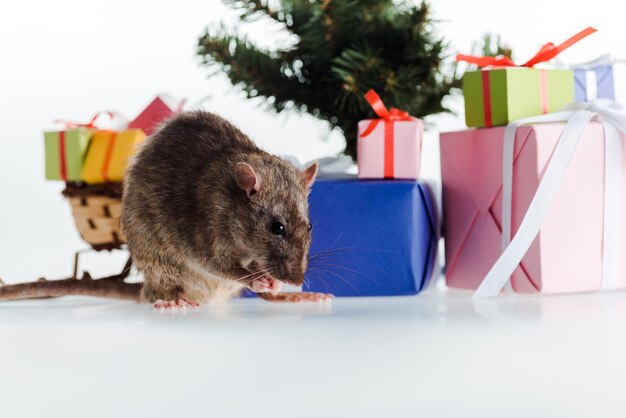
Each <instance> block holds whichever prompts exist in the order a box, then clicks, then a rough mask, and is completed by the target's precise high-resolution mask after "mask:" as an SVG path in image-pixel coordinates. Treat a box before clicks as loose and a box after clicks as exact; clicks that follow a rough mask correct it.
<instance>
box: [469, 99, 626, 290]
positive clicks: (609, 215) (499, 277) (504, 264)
mask: <svg viewBox="0 0 626 418" xmlns="http://www.w3.org/2000/svg"><path fill="white" fill-rule="evenodd" d="M592 120H599V121H600V122H601V123H602V124H603V126H604V131H605V135H604V141H605V164H604V170H605V172H604V191H605V192H604V220H603V223H604V225H603V230H604V236H603V255H602V257H603V258H602V268H603V270H602V286H601V289H600V290H610V289H615V288H616V287H617V283H618V276H619V251H620V246H621V242H620V232H619V231H620V230H621V222H622V208H623V200H622V192H623V191H622V175H623V173H622V170H623V167H622V160H621V156H622V142H621V141H622V139H621V133H626V113H624V112H622V111H621V108H619V107H618V106H617V105H616V104H614V103H613V102H608V101H595V102H590V103H574V104H572V105H571V106H568V107H567V108H566V109H565V111H563V112H558V113H553V114H548V115H543V116H537V117H530V118H524V119H520V120H518V121H515V122H512V123H511V124H509V125H508V126H507V127H506V130H505V137H504V151H503V166H502V176H503V177H502V179H503V189H502V193H503V195H502V198H503V200H502V251H503V252H502V254H501V256H500V258H499V259H498V260H497V261H496V263H495V264H494V266H493V267H492V268H491V270H490V271H489V273H488V274H487V276H486V277H485V278H484V279H483V281H482V283H481V284H480V286H479V287H478V288H477V290H476V292H475V293H474V298H475V299H480V298H487V297H493V296H496V295H498V294H499V293H500V291H501V290H502V289H503V288H505V287H506V286H507V284H508V283H509V278H510V277H511V274H513V271H514V270H515V268H516V267H517V266H518V265H519V263H520V262H521V260H522V259H523V258H524V256H525V254H526V252H527V251H528V249H529V248H530V246H531V245H532V243H533V240H534V239H535V237H536V236H537V234H538V233H539V231H540V229H541V226H542V224H543V222H544V220H545V218H546V216H547V214H548V211H549V209H550V206H551V204H552V201H553V200H554V197H555V196H556V194H557V192H558V189H559V186H560V184H561V181H562V180H563V177H564V176H565V173H566V172H567V168H568V166H569V163H570V161H571V160H572V158H573V156H574V154H575V152H576V148H577V146H578V143H579V142H580V139H581V137H582V136H583V132H584V130H585V128H586V127H587V125H588V124H589V122H591V121H592ZM549 122H567V124H566V125H565V128H564V130H563V133H562V134H561V136H560V138H559V142H558V144H557V146H556V148H555V150H554V153H553V155H552V158H551V160H550V163H549V164H548V166H547V168H546V171H545V174H544V175H543V178H542V179H541V182H540V183H539V187H538V188H537V192H536V194H535V196H534V198H533V199H532V201H531V203H530V206H529V207H528V210H527V212H526V214H525V215H524V218H523V220H522V222H521V224H520V226H519V228H518V230H517V233H516V234H515V236H514V237H513V239H512V240H511V202H512V184H513V157H514V145H515V134H516V132H517V128H518V127H520V126H522V125H525V124H533V123H549Z"/></svg>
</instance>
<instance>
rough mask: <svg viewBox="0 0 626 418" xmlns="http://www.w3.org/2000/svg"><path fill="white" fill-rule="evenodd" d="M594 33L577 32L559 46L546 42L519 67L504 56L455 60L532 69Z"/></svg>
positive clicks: (459, 58)
mask: <svg viewBox="0 0 626 418" xmlns="http://www.w3.org/2000/svg"><path fill="white" fill-rule="evenodd" d="M594 32H597V30H596V29H594V28H592V27H588V28H585V29H583V30H582V31H580V32H578V33H577V34H576V35H574V36H572V37H571V38H569V39H568V40H566V41H565V42H563V43H562V44H560V45H554V44H553V43H552V42H548V43H547V44H545V45H544V46H542V47H541V49H539V51H538V52H537V53H536V54H535V55H534V56H533V57H532V58H531V59H529V60H528V61H526V62H525V63H523V64H521V65H518V64H515V63H514V62H513V60H511V58H509V57H505V56H498V57H480V56H474V55H463V54H458V55H457V56H456V60H457V62H459V61H465V62H469V63H470V64H476V65H478V67H488V66H493V67H534V66H535V65H536V64H539V63H541V62H546V61H550V60H551V59H552V58H554V57H556V56H557V55H559V54H560V53H561V52H563V51H564V50H566V49H567V48H569V47H570V46H572V45H574V44H575V43H577V42H578V41H580V40H581V39H583V38H586V37H587V36H589V35H591V34H592V33H594Z"/></svg>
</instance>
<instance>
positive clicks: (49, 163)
mask: <svg viewBox="0 0 626 418" xmlns="http://www.w3.org/2000/svg"><path fill="white" fill-rule="evenodd" d="M92 133H93V130H91V129H87V128H84V127H80V128H73V129H68V130H64V131H49V132H44V149H45V155H46V179H47V180H63V181H79V180H80V174H81V171H82V169H83V162H84V160H85V151H87V146H88V145H89V139H90V138H91V135H92Z"/></svg>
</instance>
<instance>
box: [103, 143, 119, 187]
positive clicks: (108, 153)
mask: <svg viewBox="0 0 626 418" xmlns="http://www.w3.org/2000/svg"><path fill="white" fill-rule="evenodd" d="M116 138H117V132H111V137H110V138H109V143H108V145H107V151H106V154H104V161H103V162H102V179H103V180H104V181H105V182H108V181H109V180H110V178H109V166H110V165H111V156H112V155H113V149H114V148H115V139H116Z"/></svg>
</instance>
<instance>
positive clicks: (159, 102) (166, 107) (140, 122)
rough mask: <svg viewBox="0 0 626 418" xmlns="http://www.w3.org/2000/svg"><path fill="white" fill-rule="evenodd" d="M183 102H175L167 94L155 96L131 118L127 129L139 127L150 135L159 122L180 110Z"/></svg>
mask: <svg viewBox="0 0 626 418" xmlns="http://www.w3.org/2000/svg"><path fill="white" fill-rule="evenodd" d="M184 104H185V102H184V101H181V102H178V103H176V102H174V101H173V100H172V99H171V98H170V97H168V96H157V97H155V98H154V100H152V101H151V102H150V104H149V105H148V106H146V108H145V109H144V110H142V111H141V113H140V114H139V115H138V116H137V117H136V118H135V119H133V121H132V122H131V123H130V124H129V125H128V129H141V130H143V131H144V132H145V133H146V135H152V133H153V132H154V131H155V130H156V129H157V128H158V127H159V125H160V124H161V122H163V121H165V120H167V119H169V118H170V117H172V116H173V115H174V114H176V113H178V112H180V111H181V110H182V107H183V105H184Z"/></svg>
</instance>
